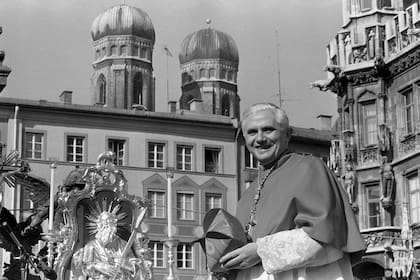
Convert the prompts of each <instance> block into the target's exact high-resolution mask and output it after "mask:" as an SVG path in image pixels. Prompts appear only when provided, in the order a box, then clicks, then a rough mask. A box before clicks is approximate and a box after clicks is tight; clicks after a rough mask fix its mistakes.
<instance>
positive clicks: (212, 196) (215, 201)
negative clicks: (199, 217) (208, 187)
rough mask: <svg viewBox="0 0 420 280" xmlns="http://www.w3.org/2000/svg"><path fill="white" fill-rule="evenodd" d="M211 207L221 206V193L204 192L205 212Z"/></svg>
mask: <svg viewBox="0 0 420 280" xmlns="http://www.w3.org/2000/svg"><path fill="white" fill-rule="evenodd" d="M213 208H222V194H220V193H206V212H207V211H209V210H210V209H213Z"/></svg>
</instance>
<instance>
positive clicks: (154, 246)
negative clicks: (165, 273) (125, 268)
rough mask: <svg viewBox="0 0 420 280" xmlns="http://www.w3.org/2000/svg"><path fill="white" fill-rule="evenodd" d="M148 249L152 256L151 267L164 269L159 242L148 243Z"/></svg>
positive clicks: (161, 247) (160, 243) (162, 253)
mask: <svg viewBox="0 0 420 280" xmlns="http://www.w3.org/2000/svg"><path fill="white" fill-rule="evenodd" d="M149 249H150V251H151V254H152V261H153V267H160V268H163V267H165V262H164V251H163V243H162V242H160V241H150V242H149Z"/></svg>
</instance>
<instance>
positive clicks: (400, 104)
mask: <svg viewBox="0 0 420 280" xmlns="http://www.w3.org/2000/svg"><path fill="white" fill-rule="evenodd" d="M396 99H397V100H396V101H397V102H396V103H397V118H398V120H397V123H399V127H400V129H399V130H398V134H399V135H398V139H399V141H400V142H401V141H402V140H403V139H404V135H405V129H406V128H405V126H406V123H405V116H404V111H405V104H404V95H402V94H398V95H397V96H396Z"/></svg>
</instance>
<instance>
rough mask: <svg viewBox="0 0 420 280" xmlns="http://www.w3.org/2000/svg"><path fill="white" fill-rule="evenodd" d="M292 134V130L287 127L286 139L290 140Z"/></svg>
mask: <svg viewBox="0 0 420 280" xmlns="http://www.w3.org/2000/svg"><path fill="white" fill-rule="evenodd" d="M292 134H293V128H291V127H289V128H288V129H287V137H288V138H289V140H290V138H292Z"/></svg>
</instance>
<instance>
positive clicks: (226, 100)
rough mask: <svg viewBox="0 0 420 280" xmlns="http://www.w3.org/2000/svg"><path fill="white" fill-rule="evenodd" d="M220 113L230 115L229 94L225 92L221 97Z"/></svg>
mask: <svg viewBox="0 0 420 280" xmlns="http://www.w3.org/2000/svg"><path fill="white" fill-rule="evenodd" d="M222 115H223V116H229V115H230V96H229V94H225V95H223V97H222Z"/></svg>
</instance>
